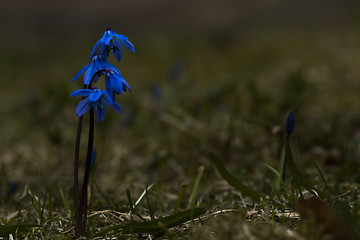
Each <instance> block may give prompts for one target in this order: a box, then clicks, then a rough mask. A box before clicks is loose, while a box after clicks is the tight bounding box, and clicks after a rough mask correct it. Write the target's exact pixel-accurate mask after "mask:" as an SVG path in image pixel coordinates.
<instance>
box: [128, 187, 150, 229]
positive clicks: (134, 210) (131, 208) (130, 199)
mask: <svg viewBox="0 0 360 240" xmlns="http://www.w3.org/2000/svg"><path fill="white" fill-rule="evenodd" d="M126 195H127V198H128V201H129V206H130V213H132V214H134V215H136V216H138V217H139V218H140V219H141V220H143V221H144V222H145V221H146V219H145V218H143V217H142V216H141V215H140V214H139V213H138V212H137V211H136V209H135V207H134V206H135V205H134V204H133V200H132V197H131V193H130V190H129V189H126Z"/></svg>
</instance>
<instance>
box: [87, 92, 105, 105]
mask: <svg viewBox="0 0 360 240" xmlns="http://www.w3.org/2000/svg"><path fill="white" fill-rule="evenodd" d="M102 94H103V93H102V92H101V91H100V90H93V91H92V93H91V94H90V95H89V99H90V101H92V102H97V101H98V100H99V98H100V97H101V95H102Z"/></svg>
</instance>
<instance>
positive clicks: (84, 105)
mask: <svg viewBox="0 0 360 240" xmlns="http://www.w3.org/2000/svg"><path fill="white" fill-rule="evenodd" d="M89 110H90V100H89V98H84V99H83V100H81V102H80V103H79V104H78V105H77V107H76V113H77V115H78V116H79V117H80V116H82V115H84V114H85V113H87V112H88V111H89Z"/></svg>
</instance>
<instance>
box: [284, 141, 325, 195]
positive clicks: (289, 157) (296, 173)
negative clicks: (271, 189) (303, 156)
mask: <svg viewBox="0 0 360 240" xmlns="http://www.w3.org/2000/svg"><path fill="white" fill-rule="evenodd" d="M285 158H286V162H287V166H288V168H289V170H290V172H291V174H292V175H293V177H294V179H295V180H296V181H297V182H298V183H299V184H300V185H301V186H302V187H304V188H305V189H307V190H308V191H310V192H313V191H316V192H317V194H318V195H319V196H320V197H321V198H324V197H325V194H324V193H323V192H322V191H320V190H319V189H317V188H316V187H315V186H314V185H313V184H312V183H310V182H309V181H308V180H307V179H306V177H305V176H304V175H303V174H302V173H301V172H300V170H299V169H298V168H297V167H296V164H295V162H294V159H293V157H292V154H291V148H290V144H289V143H286V150H285Z"/></svg>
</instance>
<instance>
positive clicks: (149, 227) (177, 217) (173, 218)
mask: <svg viewBox="0 0 360 240" xmlns="http://www.w3.org/2000/svg"><path fill="white" fill-rule="evenodd" d="M205 212H206V209H204V208H194V209H188V210H185V211H183V212H179V213H175V214H173V215H170V216H167V217H162V218H159V219H156V220H151V221H147V222H130V223H125V224H119V225H115V226H111V227H108V228H106V229H104V230H102V231H101V232H99V233H97V234H96V235H95V237H99V236H103V235H105V234H106V233H108V232H110V231H120V232H121V233H125V234H126V233H152V232H161V231H163V230H164V229H165V228H166V229H168V228H172V227H175V226H178V225H180V224H183V223H185V222H188V221H190V220H191V219H192V217H193V218H197V217H199V216H201V215H202V214H204V213H205Z"/></svg>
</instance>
